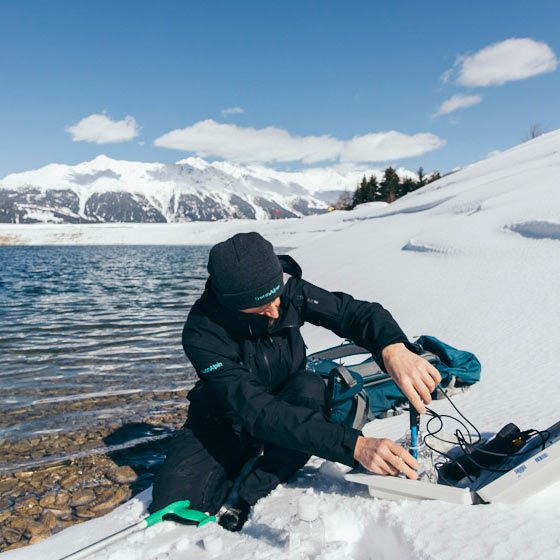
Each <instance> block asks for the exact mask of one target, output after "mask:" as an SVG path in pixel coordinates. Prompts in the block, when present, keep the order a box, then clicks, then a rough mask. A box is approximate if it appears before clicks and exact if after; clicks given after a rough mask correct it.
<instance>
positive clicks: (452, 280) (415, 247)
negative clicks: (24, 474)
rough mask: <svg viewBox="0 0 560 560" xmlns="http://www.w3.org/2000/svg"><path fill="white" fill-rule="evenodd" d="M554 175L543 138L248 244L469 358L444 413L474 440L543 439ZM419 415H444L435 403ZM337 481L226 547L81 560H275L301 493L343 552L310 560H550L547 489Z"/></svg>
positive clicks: (124, 550)
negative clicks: (465, 424)
mask: <svg viewBox="0 0 560 560" xmlns="http://www.w3.org/2000/svg"><path fill="white" fill-rule="evenodd" d="M559 177H560V131H556V132H553V133H550V134H547V135H544V136H541V137H539V138H537V139H535V140H532V141H531V142H528V143H525V144H522V145H520V146H518V147H516V148H514V149H512V150H509V151H507V152H504V153H501V154H498V155H495V156H493V157H492V158H489V159H487V160H484V161H481V162H479V163H477V164H474V165H472V166H469V167H467V168H465V169H463V170H461V171H459V172H457V173H455V174H453V175H450V176H448V177H445V178H443V179H441V180H439V181H437V182H435V183H432V184H430V185H428V186H427V187H425V188H423V189H421V190H420V191H417V192H415V193H412V194H411V195H409V196H407V197H405V198H403V199H401V200H399V201H397V202H395V203H393V204H391V205H390V206H385V207H380V206H373V207H363V208H360V209H358V210H357V211H355V212H350V213H344V214H343V213H333V214H329V215H325V216H318V217H313V218H306V219H302V220H299V221H284V222H282V223H275V222H269V223H263V224H259V226H258V231H260V232H261V233H262V234H263V235H265V236H268V237H270V238H271V240H272V241H274V243H275V244H276V245H280V246H291V247H297V248H296V249H295V250H294V251H293V252H292V254H293V256H294V257H295V258H296V259H297V260H298V261H299V262H300V264H301V265H302V268H303V271H304V275H305V277H306V278H307V279H308V280H310V281H312V282H315V283H317V284H319V285H321V286H323V287H325V288H328V289H333V290H334V289H336V290H344V291H347V292H350V293H351V294H353V295H354V296H356V297H359V298H364V299H369V300H375V301H380V302H381V303H383V305H385V306H386V307H387V308H389V309H390V310H391V311H392V313H393V315H394V316H395V317H396V319H397V320H398V321H399V323H400V324H401V325H402V327H403V328H404V330H405V331H406V332H407V333H408V335H409V336H410V337H411V338H412V337H415V336H416V335H420V334H432V335H435V336H437V337H439V338H441V339H442V340H445V341H447V342H449V343H450V344H453V345H455V346H457V347H460V348H465V349H468V350H470V351H472V352H474V353H475V354H476V355H477V356H478V357H479V358H480V360H481V362H482V365H483V371H482V379H481V381H480V383H478V384H477V385H475V386H474V387H473V388H472V389H471V390H469V391H468V392H466V393H464V394H461V395H459V396H456V397H455V399H454V401H455V403H456V404H457V405H458V406H459V408H460V409H461V411H462V412H463V413H464V414H466V416H467V417H468V418H470V419H471V420H472V421H473V422H474V423H475V424H476V425H477V426H478V427H479V428H480V429H481V430H482V431H485V432H492V431H497V430H498V429H499V428H501V427H502V426H503V425H505V424H506V423H508V422H515V423H516V424H517V425H518V426H520V427H521V428H522V429H528V428H536V429H544V428H547V427H548V426H550V425H551V424H553V423H554V422H556V421H557V420H558V419H559V418H558V403H559V402H560V401H559V399H560V375H559V367H558V356H560V337H559V336H558V324H559V320H560V314H559V309H560V282H559V279H560V184H559ZM311 224H312V225H311ZM187 225H188V226H189V227H191V224H187ZM245 225H249V224H237V223H234V222H230V223H227V224H205V225H199V224H193V225H192V227H193V228H194V227H197V228H200V229H197V230H196V232H197V233H196V239H198V240H199V242H201V243H202V242H204V243H214V242H215V241H217V240H218V239H222V238H224V237H226V236H228V235H230V234H231V233H234V232H236V231H240V230H242V229H244V227H245ZM255 225H256V224H254V223H251V224H250V226H251V229H254V228H253V227H252V226H255ZM26 227H29V226H26ZM181 227H183V226H181ZM216 227H217V228H218V229H214V228H216ZM38 231H39V230H38ZM105 231H108V230H105ZM140 231H143V230H142V229H139V230H138V232H140ZM146 231H148V230H146ZM169 231H172V230H169ZM173 231H176V233H177V234H180V235H183V233H182V232H186V231H188V230H187V229H184V230H183V229H177V230H173ZM0 235H1V234H0ZM131 235H132V234H131ZM138 235H140V234H139V233H138ZM169 235H172V234H171V233H169ZM108 239H112V238H111V237H109V238H108ZM189 242H190V241H189ZM305 336H306V340H307V342H308V345H309V347H310V351H312V350H316V349H319V348H322V347H327V346H329V345H331V344H332V343H333V342H336V337H335V336H334V335H332V334H330V333H327V332H326V331H324V330H321V329H318V328H315V327H313V328H308V327H305ZM434 408H435V409H436V410H438V411H439V412H448V411H451V409H450V407H449V406H448V405H447V403H446V402H442V401H438V402H436V403H435V404H434ZM407 422H408V418H407V416H406V415H402V416H397V417H393V418H390V419H386V420H376V421H374V422H372V423H371V424H369V425H368V426H367V427H366V430H365V431H366V434H367V435H371V436H387V437H391V438H397V437H399V436H401V435H402V434H403V433H404V432H405V430H406V428H407ZM346 470H347V468H346V467H343V466H341V465H338V464H333V463H329V462H326V461H323V460H322V459H318V458H313V459H312V460H311V461H310V462H309V463H308V465H307V466H306V467H305V468H304V469H302V471H300V473H299V475H298V476H297V477H296V479H295V480H293V481H292V482H290V483H289V484H286V485H283V486H281V487H279V488H277V489H276V490H275V491H274V492H273V493H272V494H271V495H270V496H268V497H267V498H264V499H262V500H261V501H260V502H258V504H257V505H256V506H255V508H254V511H253V513H252V515H251V517H250V520H249V522H248V523H247V525H246V526H245V528H244V530H243V531H242V532H240V533H238V534H233V533H227V532H225V531H224V530H222V529H221V528H220V527H219V526H217V525H215V524H210V525H207V526H205V527H203V528H200V529H194V528H192V527H185V526H179V525H174V524H172V523H170V522H165V523H161V524H159V525H156V526H154V527H152V528H150V529H148V530H146V531H144V532H142V533H140V534H137V535H135V536H131V537H129V538H128V539H127V540H126V541H124V542H123V543H121V544H120V545H114V546H113V547H112V548H109V549H107V550H106V551H104V552H102V553H98V554H96V555H94V556H92V558H110V559H112V560H129V559H138V560H141V559H151V558H160V559H164V558H168V559H169V560H179V559H182V558H191V559H197V558H201V559H202V558H208V557H210V556H209V554H208V553H207V552H205V551H204V549H203V547H202V545H201V541H202V538H203V537H204V536H205V535H206V534H208V533H209V532H214V533H216V534H219V535H220V536H221V538H222V541H223V544H224V549H223V550H224V551H223V553H221V554H220V555H218V556H216V557H217V558H236V559H239V560H249V559H252V558H258V559H260V558H285V557H286V552H285V550H284V549H283V548H282V547H283V544H284V542H285V538H286V528H287V526H288V523H289V520H290V517H291V516H292V515H293V513H294V512H295V504H296V501H297V498H298V497H299V496H300V495H302V494H303V493H305V492H314V493H315V494H316V495H317V496H318V497H319V499H320V502H321V510H322V513H323V517H324V520H325V524H326V526H327V533H328V538H329V539H330V540H333V541H342V543H341V544H340V546H341V547H342V550H341V549H340V548H339V549H338V551H330V552H329V551H327V552H326V553H325V555H324V556H323V558H325V557H329V558H334V557H336V558H337V560H338V559H340V558H355V559H358V560H366V559H383V558H386V559H416V558H421V559H438V560H439V559H449V560H454V559H471V558H472V559H480V558H489V559H492V560H494V559H508V560H509V559H513V558H522V559H535V558H542V559H545V558H546V559H547V560H549V559H554V558H560V521H559V517H558V512H559V511H560V482H558V483H556V484H555V485H553V486H550V487H549V488H548V489H547V490H545V491H543V492H541V493H540V494H537V495H535V496H533V497H531V498H530V499H528V500H527V501H525V502H523V503H519V504H515V505H477V506H458V505H451V504H447V503H442V502H435V501H434V502H416V501H401V502H387V501H384V500H377V499H373V498H370V497H369V495H368V494H367V491H366V489H365V487H362V486H359V485H355V484H351V483H348V482H345V481H344V479H343V473H344V472H345V471H346ZM147 503H149V490H148V491H146V492H145V493H143V494H142V495H140V496H137V497H136V498H134V499H132V500H130V501H129V502H128V503H127V504H124V505H123V506H121V507H119V508H118V509H117V510H115V511H114V512H112V513H110V514H108V515H107V516H105V517H103V518H100V519H96V520H93V521H88V522H87V523H84V524H81V525H78V526H74V527H72V528H70V529H67V530H65V531H63V532H61V533H59V534H57V535H55V536H53V537H51V538H49V539H48V540H46V541H44V542H42V543H39V544H37V545H33V546H30V547H27V548H24V549H20V550H16V551H11V552H7V553H5V558H6V560H10V559H12V558H13V559H15V560H25V559H35V558H41V560H50V559H55V558H60V557H61V556H63V555H64V554H68V553H69V552H71V551H72V550H74V549H77V548H80V547H81V546H84V545H85V544H87V543H89V542H91V541H94V540H96V539H98V538H99V537H101V536H103V535H105V534H107V533H109V532H112V531H115V530H117V529H119V528H121V527H124V526H126V525H128V524H131V523H133V522H135V521H137V520H139V519H140V518H141V517H142V516H143V514H144V512H145V506H146V504H147Z"/></svg>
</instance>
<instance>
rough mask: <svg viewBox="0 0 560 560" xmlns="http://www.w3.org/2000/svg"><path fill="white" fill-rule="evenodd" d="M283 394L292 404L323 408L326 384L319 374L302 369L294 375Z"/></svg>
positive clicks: (315, 408) (317, 408) (316, 408)
mask: <svg viewBox="0 0 560 560" xmlns="http://www.w3.org/2000/svg"><path fill="white" fill-rule="evenodd" d="M281 396H282V398H283V399H284V400H286V401H287V402H290V403H292V404H298V405H301V406H306V407H308V408H312V409H314V410H322V409H323V408H324V407H325V404H326V386H325V383H324V381H323V380H322V378H321V377H320V376H319V375H317V374H315V373H311V372H309V371H302V372H298V373H296V374H295V375H294V376H292V378H291V379H290V380H289V381H288V383H287V384H286V386H285V387H284V388H283V390H282V392H281Z"/></svg>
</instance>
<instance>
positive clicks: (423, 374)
mask: <svg viewBox="0 0 560 560" xmlns="http://www.w3.org/2000/svg"><path fill="white" fill-rule="evenodd" d="M381 357H382V358H383V363H384V364H385V369H386V370H387V373H388V374H389V375H390V376H391V377H392V378H393V380H394V381H395V383H396V384H397V385H398V386H399V387H400V388H401V389H402V392H403V393H404V394H405V396H406V398H407V399H408V400H409V401H410V404H411V405H412V406H413V407H414V408H415V409H416V410H417V411H418V412H419V413H420V414H425V413H426V407H425V406H424V404H429V403H430V402H431V401H432V396H431V394H432V393H433V391H434V389H435V388H436V386H437V385H438V383H440V382H441V375H440V374H439V371H438V370H437V369H436V368H435V367H434V366H433V365H432V364H430V362H428V361H427V360H425V359H424V358H421V357H420V356H418V354H415V353H414V352H411V351H410V350H409V349H408V348H407V347H406V346H405V345H404V344H403V343H402V342H398V343H396V344H390V345H389V346H386V347H385V348H383V350H382V352H381Z"/></svg>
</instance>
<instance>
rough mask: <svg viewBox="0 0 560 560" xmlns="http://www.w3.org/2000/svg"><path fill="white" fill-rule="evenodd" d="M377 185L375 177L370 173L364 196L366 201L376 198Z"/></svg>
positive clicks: (372, 200)
mask: <svg viewBox="0 0 560 560" xmlns="http://www.w3.org/2000/svg"><path fill="white" fill-rule="evenodd" d="M378 189H379V185H378V184H377V177H376V176H375V175H372V176H371V177H370V178H369V181H368V182H367V185H366V192H365V198H366V199H367V201H368V202H374V201H376V200H377V196H378V193H377V191H378Z"/></svg>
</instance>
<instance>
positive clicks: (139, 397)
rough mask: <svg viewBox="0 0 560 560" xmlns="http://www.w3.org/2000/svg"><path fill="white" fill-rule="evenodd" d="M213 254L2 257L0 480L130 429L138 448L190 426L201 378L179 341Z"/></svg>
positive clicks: (135, 250)
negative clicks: (188, 414)
mask: <svg viewBox="0 0 560 560" xmlns="http://www.w3.org/2000/svg"><path fill="white" fill-rule="evenodd" d="M208 252H209V248H208V247H162V246H140V247H139V246H135V247H122V246H119V247H103V246H102V247H0V455H2V456H3V459H0V472H6V470H9V469H11V468H14V466H19V467H20V468H21V467H22V466H25V467H29V466H33V465H36V464H45V463H48V462H49V461H50V460H54V459H56V458H60V457H65V456H72V455H76V454H80V453H87V452H88V450H94V449H95V448H96V446H98V442H99V441H100V440H101V439H103V437H105V436H106V435H107V434H108V433H109V432H111V431H112V432H114V431H115V430H116V429H118V428H119V427H120V426H123V425H126V424H127V423H128V424H130V423H131V422H136V423H137V425H144V426H145V428H144V429H143V430H142V429H140V430H137V431H136V433H135V438H136V440H138V441H139V440H141V439H142V438H148V439H149V438H158V437H162V435H163V434H165V433H169V431H170V430H171V429H172V428H175V427H176V423H177V418H179V419H180V420H181V421H182V419H184V412H185V407H186V398H185V395H186V391H187V390H188V389H189V388H190V387H191V386H192V384H193V382H194V379H195V374H194V371H193V369H192V367H191V366H190V365H189V364H188V362H187V360H186V358H185V355H184V353H183V349H182V347H181V331H182V327H183V324H184V321H185V319H186V317H187V314H188V311H189V309H190V307H191V306H192V304H193V303H194V301H195V300H196V299H197V298H198V297H199V296H200V294H201V292H202V290H203V287H204V283H205V280H206V276H207V273H206V262H207V258H208ZM181 414H182V416H181ZM142 423H144V424H142ZM96 431H97V432H96ZM84 433H87V434H91V433H94V435H95V436H96V437H93V438H90V437H89V436H84V435H83V434H84ZM75 434H82V435H81V436H80V437H77V436H76V435H75ZM96 438H97V439H96ZM96 442H97V443H96ZM118 444H122V441H117V442H116V443H115V445H118ZM105 448H107V438H105Z"/></svg>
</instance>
